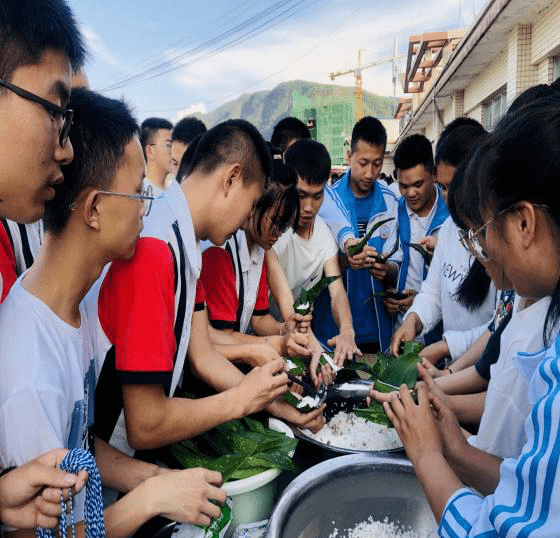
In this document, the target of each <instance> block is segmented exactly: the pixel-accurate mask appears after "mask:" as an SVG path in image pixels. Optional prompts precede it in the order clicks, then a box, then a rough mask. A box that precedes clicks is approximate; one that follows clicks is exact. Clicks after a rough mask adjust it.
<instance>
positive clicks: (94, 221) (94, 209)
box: [82, 190, 101, 230]
mask: <svg viewBox="0 0 560 538" xmlns="http://www.w3.org/2000/svg"><path fill="white" fill-rule="evenodd" d="M100 201H101V196H98V194H97V191H96V190H92V191H90V192H89V193H88V195H87V196H86V199H85V201H84V207H83V213H82V214H83V218H84V222H85V224H86V226H89V227H90V228H92V229H94V230H99V214H100V211H99V203H100Z"/></svg>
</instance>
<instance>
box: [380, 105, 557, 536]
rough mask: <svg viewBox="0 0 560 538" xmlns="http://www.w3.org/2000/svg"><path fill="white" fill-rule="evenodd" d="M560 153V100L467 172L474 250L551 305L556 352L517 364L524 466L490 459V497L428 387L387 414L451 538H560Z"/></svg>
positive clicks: (526, 356) (517, 120) (534, 109)
mask: <svg viewBox="0 0 560 538" xmlns="http://www.w3.org/2000/svg"><path fill="white" fill-rule="evenodd" d="M559 148H560V96H555V97H550V98H547V99H539V100H537V101H535V102H534V103H532V104H530V105H527V106H526V107H524V108H522V109H520V110H518V111H516V114H515V115H510V114H508V115H506V116H505V117H504V118H503V119H502V121H501V122H500V124H499V125H498V126H497V128H496V130H495V131H494V132H493V133H492V134H491V135H490V137H489V138H488V140H487V141H485V142H484V144H483V145H482V146H481V147H480V148H478V150H477V151H476V152H475V153H474V155H473V156H472V158H471V159H470V161H469V163H468V166H467V170H466V174H468V175H469V177H471V178H472V181H473V183H472V184H471V186H470V188H469V192H468V193H467V196H468V197H469V202H470V203H465V204H464V207H462V208H461V213H462V216H463V218H464V221H465V223H466V224H467V225H468V226H469V227H470V229H469V232H468V234H467V235H466V236H465V242H466V243H467V245H468V246H469V249H470V251H471V252H472V254H473V255H475V256H476V257H477V258H478V259H479V260H480V261H481V263H482V264H483V265H484V266H485V267H486V268H487V270H488V271H489V272H490V273H496V272H499V271H503V273H504V274H505V275H506V277H507V278H508V279H509V280H510V281H511V283H512V285H513V287H514V289H515V291H516V293H517V294H518V296H520V297H523V298H527V299H532V300H538V299H541V298H545V297H547V296H550V305H549V308H548V312H547V315H546V320H545V323H544V327H542V330H543V334H544V340H545V342H546V344H547V345H548V346H549V347H548V348H545V349H542V350H540V351H537V352H536V353H519V354H518V356H517V363H518V368H519V371H520V373H521V375H523V376H524V377H525V378H526V379H527V380H528V382H529V401H530V403H531V405H532V409H531V412H530V414H529V416H528V417H527V419H526V421H525V432H526V435H527V442H526V444H525V445H524V447H523V449H522V452H521V454H520V456H519V457H518V458H517V459H514V458H506V459H504V460H503V461H500V460H499V459H498V458H494V457H491V456H489V455H488V457H485V458H482V456H481V459H480V461H479V462H478V465H479V466H480V467H479V469H480V472H479V482H480V484H471V485H472V486H473V487H476V489H478V490H479V491H483V492H484V493H486V494H487V496H486V497H482V496H480V495H479V494H477V493H475V492H474V491H472V490H471V489H467V488H466V487H464V484H463V482H462V481H461V480H460V478H459V476H458V474H457V473H456V470H455V469H454V468H453V467H452V466H451V465H450V463H449V461H450V460H452V459H453V458H454V457H455V456H456V454H455V451H456V450H457V446H460V444H459V443H457V439H458V435H460V434H459V433H458V426H457V422H456V420H455V419H454V416H453V414H452V413H451V412H450V411H449V409H448V408H447V407H446V406H445V405H444V404H443V403H442V402H441V400H439V399H438V398H437V397H433V396H432V397H428V396H427V391H426V389H425V388H424V387H420V389H419V394H418V402H419V403H418V405H416V404H415V403H414V401H413V400H412V397H411V396H410V394H409V393H408V391H407V390H405V387H401V389H400V393H399V396H400V397H399V396H397V395H396V394H395V395H394V396H393V398H392V399H391V401H390V402H388V403H385V404H384V406H385V410H386V411H387V414H388V415H389V418H390V419H391V420H392V422H393V424H394V425H395V428H396V429H397V431H398V432H399V435H400V437H401V439H402V440H403V443H404V445H405V448H406V451H407V454H408V456H409V458H410V459H411V461H412V462H413V463H414V465H415V468H416V474H417V476H418V477H419V479H420V481H421V483H422V486H423V487H424V490H425V492H426V496H427V498H428V501H429V502H430V505H431V507H432V510H433V512H434V514H435V516H436V518H437V519H438V521H439V534H440V536H442V537H454V538H455V537H471V536H472V537H482V536H484V537H490V536H508V537H514V536H515V537H522V536H530V537H532V538H541V537H542V538H544V537H550V538H552V537H557V536H559V535H560V489H559V488H560V476H559V475H560V468H559V465H558V464H559V463H560V450H559V448H558V447H559V446H560V337H556V338H555V339H554V338H553V337H552V334H553V331H554V329H555V327H556V326H557V323H558V319H559V313H560V272H559V269H558V268H559V267H560V199H559V198H558V195H557V191H558V185H557V183H558V177H560V155H559V151H560V150H559ZM419 371H420V374H421V376H422V377H423V378H424V379H426V380H427V381H429V380H428V378H427V376H426V373H425V371H424V369H423V368H422V367H419Z"/></svg>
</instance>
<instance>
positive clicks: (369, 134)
mask: <svg viewBox="0 0 560 538" xmlns="http://www.w3.org/2000/svg"><path fill="white" fill-rule="evenodd" d="M359 140H363V141H364V142H367V143H368V144H373V145H375V146H381V147H383V148H385V147H386V146H387V131H386V130H385V127H383V124H382V123H381V122H380V121H379V120H378V119H377V118H374V117H373V116H364V117H363V118H362V119H361V120H359V121H358V122H357V123H356V125H354V128H353V129H352V140H351V142H350V149H351V150H352V151H355V150H356V145H357V144H358V141H359Z"/></svg>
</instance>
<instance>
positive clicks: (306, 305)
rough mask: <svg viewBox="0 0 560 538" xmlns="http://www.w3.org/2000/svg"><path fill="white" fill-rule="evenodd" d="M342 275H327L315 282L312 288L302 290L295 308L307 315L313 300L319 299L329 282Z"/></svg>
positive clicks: (299, 312)
mask: <svg viewBox="0 0 560 538" xmlns="http://www.w3.org/2000/svg"><path fill="white" fill-rule="evenodd" d="M341 276H342V275H336V276H326V277H323V278H322V279H321V280H319V282H317V284H315V285H314V286H313V287H312V288H310V289H308V290H306V289H305V288H304V289H302V290H301V292H300V294H299V297H298V299H297V301H296V302H295V303H294V310H295V311H296V312H297V313H298V314H302V315H304V316H305V314H307V313H308V312H309V311H310V310H311V307H312V306H313V301H315V299H317V297H318V296H319V294H320V293H321V292H322V291H323V289H325V288H326V287H327V286H328V285H329V284H331V283H332V282H334V281H335V280H337V279H338V278H341Z"/></svg>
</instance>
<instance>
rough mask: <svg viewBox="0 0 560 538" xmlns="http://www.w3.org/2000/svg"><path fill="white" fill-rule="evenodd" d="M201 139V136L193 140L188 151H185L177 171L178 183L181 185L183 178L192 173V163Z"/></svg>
mask: <svg viewBox="0 0 560 538" xmlns="http://www.w3.org/2000/svg"><path fill="white" fill-rule="evenodd" d="M201 138H202V135H201V134H199V135H198V136H196V137H195V138H194V139H193V140H191V142H190V144H189V145H188V147H187V149H186V150H185V151H184V153H183V156H182V157H181V162H180V163H179V168H178V169H177V175H176V176H175V179H176V180H177V183H179V184H180V183H181V181H182V180H183V178H184V177H187V176H188V175H189V174H190V173H191V165H192V161H193V158H194V156H195V154H196V148H197V147H198V143H199V142H200V139H201Z"/></svg>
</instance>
